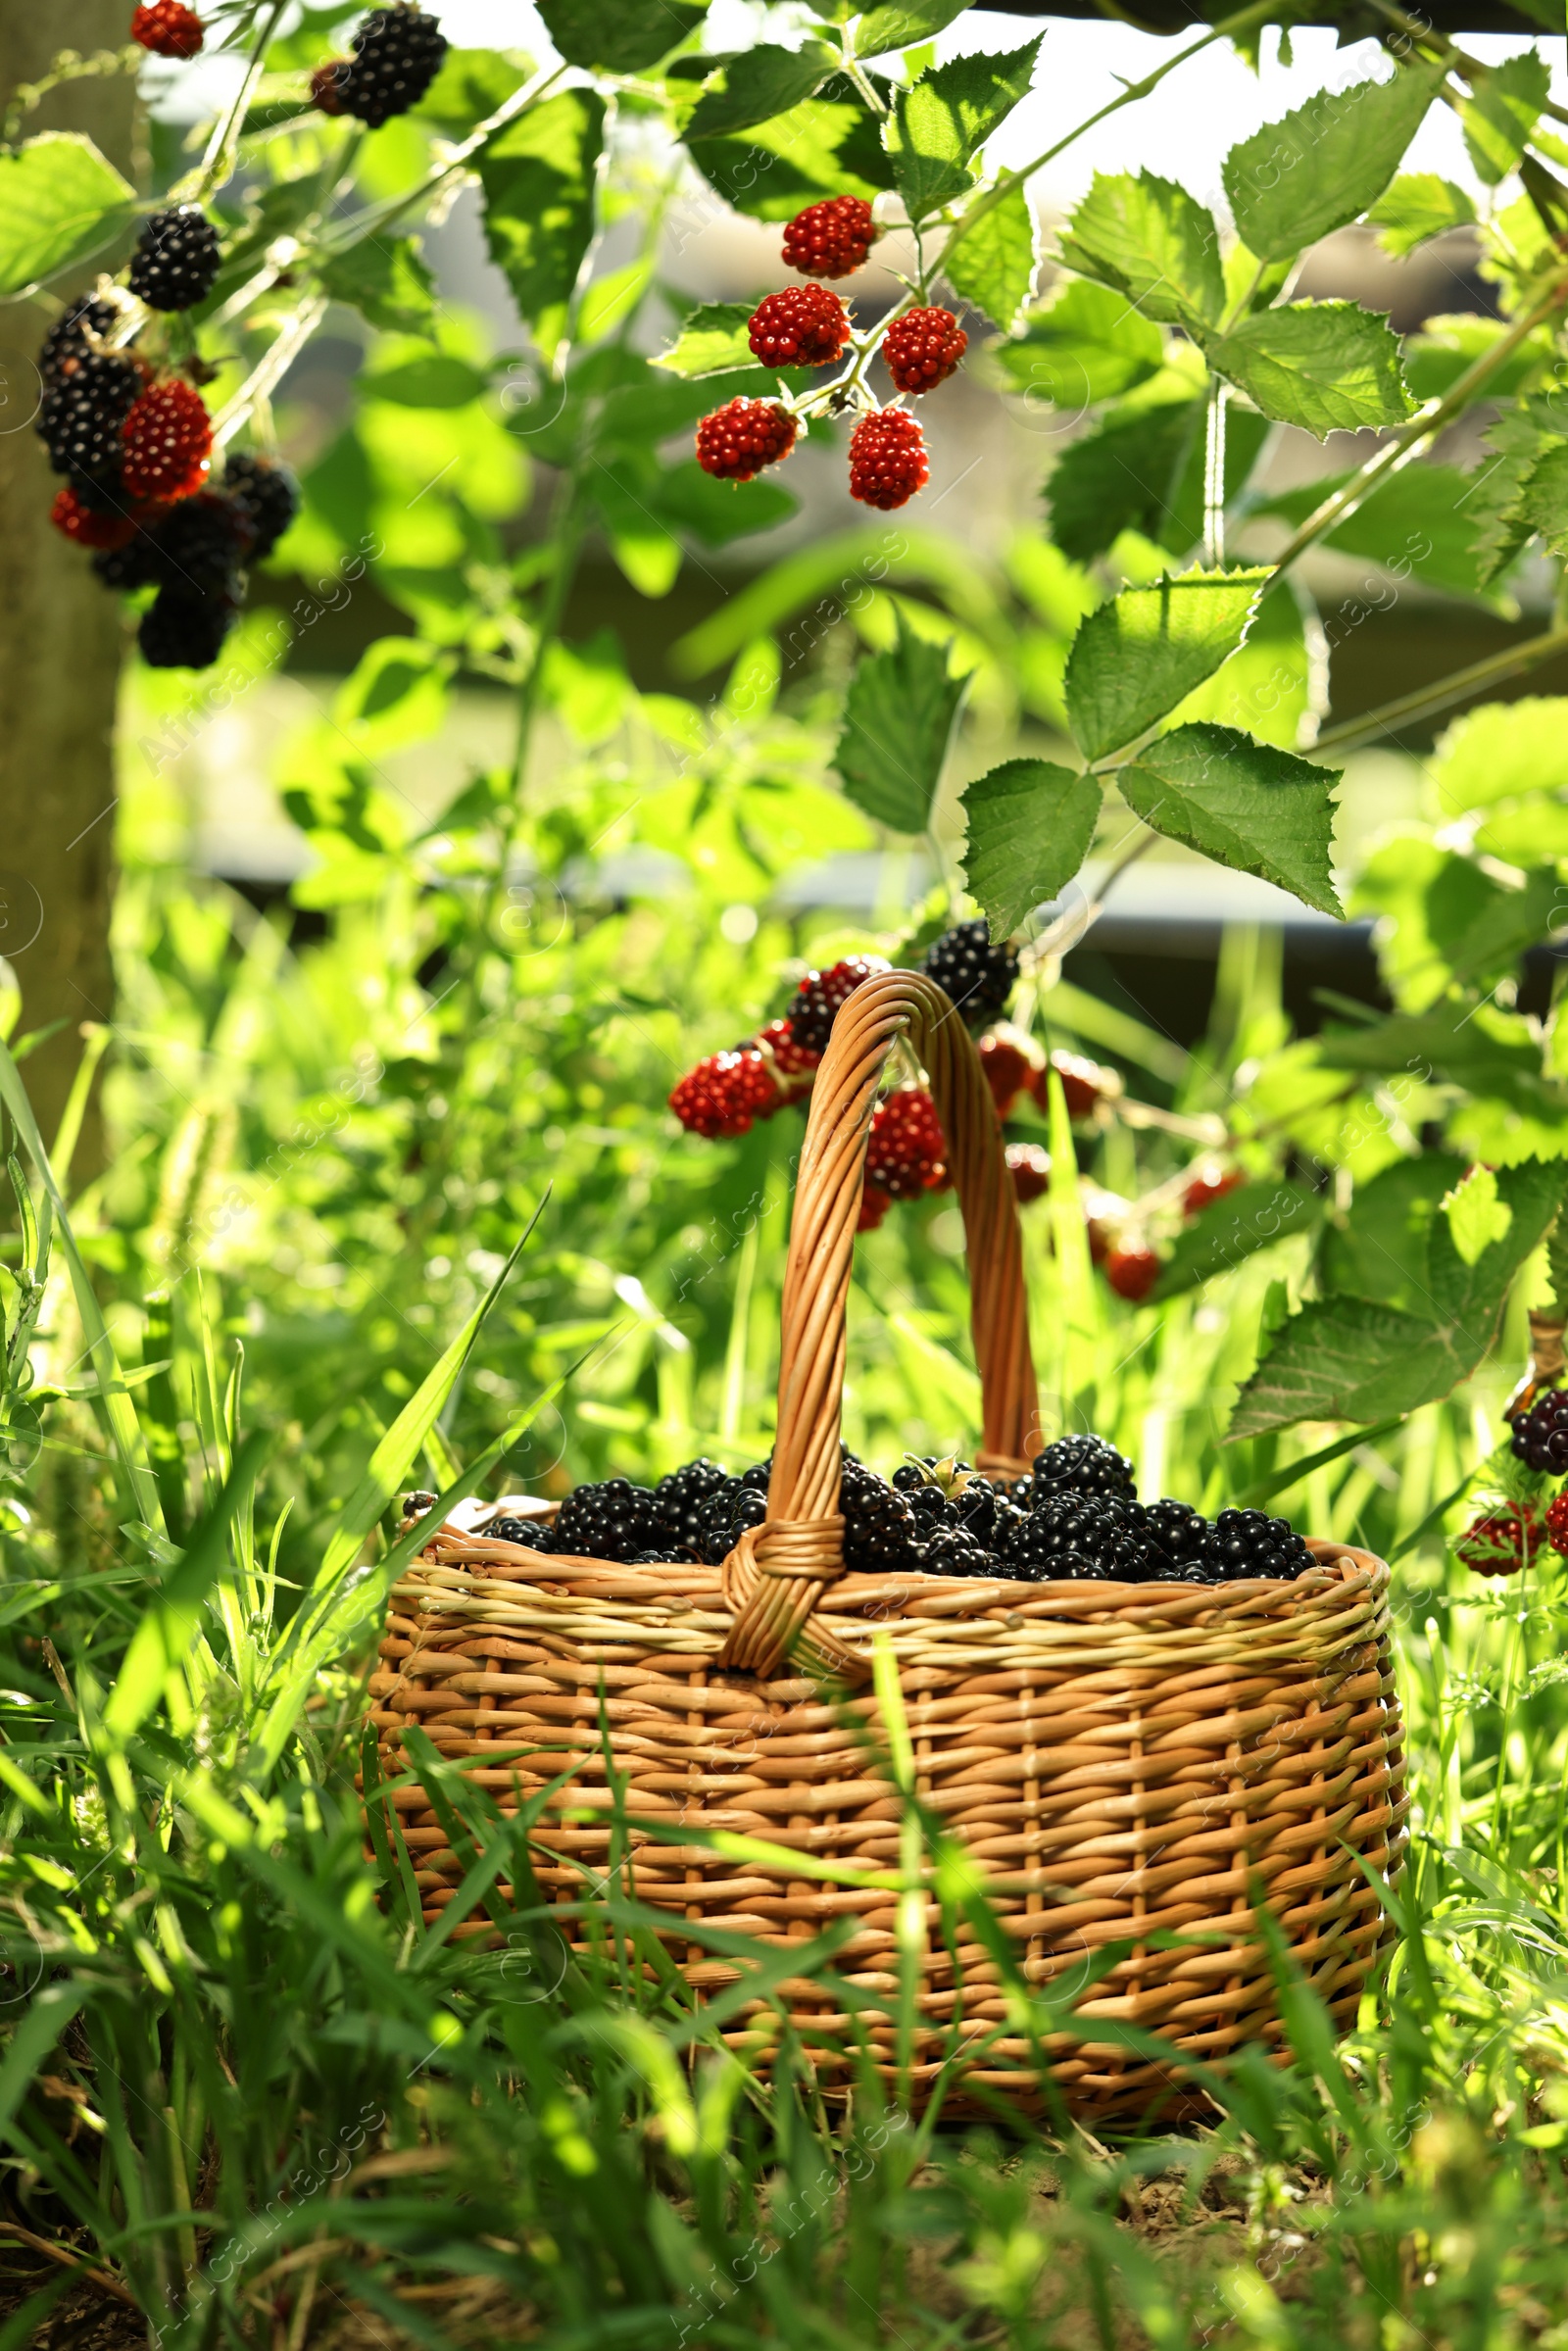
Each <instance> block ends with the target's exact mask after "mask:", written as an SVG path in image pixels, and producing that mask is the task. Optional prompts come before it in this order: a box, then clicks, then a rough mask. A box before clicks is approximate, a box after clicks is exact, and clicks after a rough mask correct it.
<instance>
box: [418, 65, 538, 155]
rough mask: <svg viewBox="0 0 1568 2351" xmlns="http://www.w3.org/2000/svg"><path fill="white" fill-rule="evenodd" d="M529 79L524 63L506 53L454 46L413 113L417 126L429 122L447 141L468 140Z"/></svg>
mask: <svg viewBox="0 0 1568 2351" xmlns="http://www.w3.org/2000/svg"><path fill="white" fill-rule="evenodd" d="M527 78H528V74H527V69H526V67H525V65H524V63H523V61H522V60H521V59H520V58H517V57H509V56H508V55H507V53H506V51H505V50H504V49H460V48H459V47H458V46H457V44H456V43H455V42H454V43H453V45H452V46H451V47H450V48H449V49H448V51H447V53H446V55H445V57H444V58H443V59H442V60H441V67H440V71H439V72H438V73H437V74H436V77H435V79H434V81H432V82H431V84H430V87H429V88H428V89H427V90H426V91H425V93H424V96H423V97H422V98H421V99H420V100H419V103H418V105H417V106H415V107H411V108H410V110H409V111H410V113H411V114H412V115H413V117H414V119H415V121H416V122H428V123H429V124H430V125H431V127H432V128H433V129H436V130H439V131H440V133H441V135H442V136H443V138H448V139H466V137H467V136H468V134H469V132H470V131H474V130H477V129H478V127H479V124H480V123H481V122H488V121H489V119H490V117H491V116H492V115H493V114H496V113H498V112H499V110H500V109H501V108H502V107H503V106H505V104H506V102H507V100H508V99H509V98H510V97H511V96H512V95H513V93H514V92H515V91H516V90H520V89H521V87H522V85H523V83H524V82H525V81H526V80H527Z"/></svg>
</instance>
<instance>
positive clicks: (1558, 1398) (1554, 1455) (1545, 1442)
mask: <svg viewBox="0 0 1568 2351" xmlns="http://www.w3.org/2000/svg"><path fill="white" fill-rule="evenodd" d="M1508 1446H1509V1450H1510V1451H1511V1452H1512V1453H1514V1454H1515V1455H1516V1456H1517V1458H1518V1459H1519V1460H1521V1461H1523V1462H1524V1463H1525V1464H1526V1465H1527V1467H1529V1468H1531V1469H1538V1470H1546V1471H1549V1472H1550V1474H1551V1475H1552V1476H1553V1477H1559V1478H1560V1477H1561V1475H1562V1473H1563V1471H1564V1470H1565V1469H1568V1388H1548V1389H1547V1390H1546V1393H1545V1395H1544V1396H1540V1397H1538V1398H1537V1400H1536V1402H1535V1403H1534V1404H1532V1405H1531V1407H1530V1410H1529V1411H1528V1412H1521V1413H1520V1414H1519V1416H1518V1418H1517V1419H1516V1420H1515V1422H1514V1424H1513V1435H1512V1436H1511V1437H1510V1439H1509V1440H1508Z"/></svg>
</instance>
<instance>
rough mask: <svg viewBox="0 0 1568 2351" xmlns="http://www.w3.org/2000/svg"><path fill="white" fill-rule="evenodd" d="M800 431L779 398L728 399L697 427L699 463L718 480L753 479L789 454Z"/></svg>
mask: <svg viewBox="0 0 1568 2351" xmlns="http://www.w3.org/2000/svg"><path fill="white" fill-rule="evenodd" d="M798 430H799V427H798V426H797V424H796V422H795V418H794V417H793V416H791V415H790V413H789V411H788V409H781V408H780V407H779V405H778V402H777V401H776V400H748V399H746V398H744V397H742V398H740V399H737V400H726V401H725V403H724V405H723V407H722V408H717V409H714V411H713V413H712V415H711V416H705V417H704V418H703V420H702V422H701V423H700V424H699V425H698V427H697V463H698V464H699V465H701V467H702V468H703V471H704V472H705V473H711V474H712V476H713V478H714V479H715V480H716V481H751V480H753V479H754V478H755V476H756V475H757V474H759V473H760V472H761V470H762V467H763V466H764V465H778V464H780V463H781V462H782V460H783V459H785V458H787V457H788V456H789V453H790V451H791V450H792V449H793V448H794V446H795V436H796V433H797V431H798Z"/></svg>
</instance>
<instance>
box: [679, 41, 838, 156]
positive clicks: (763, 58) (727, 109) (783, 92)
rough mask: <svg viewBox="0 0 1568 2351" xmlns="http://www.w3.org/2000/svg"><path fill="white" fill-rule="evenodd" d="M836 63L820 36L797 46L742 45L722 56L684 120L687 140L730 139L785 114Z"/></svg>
mask: <svg viewBox="0 0 1568 2351" xmlns="http://www.w3.org/2000/svg"><path fill="white" fill-rule="evenodd" d="M837 63H838V55H837V52H836V51H835V50H832V49H830V48H828V46H827V44H826V43H825V42H824V41H808V42H806V43H805V45H804V46H803V47H802V48H799V49H779V48H775V47H773V46H771V45H770V44H768V43H763V45H762V46H761V47H760V48H757V49H743V50H742V51H741V52H740V54H739V56H737V57H732V58H728V59H726V61H725V63H724V64H723V65H722V66H720V68H719V70H718V72H717V73H715V74H714V75H713V77H712V80H711V83H710V85H709V87H708V88H707V89H705V90H704V92H703V94H702V96H701V97H700V98H699V99H698V101H697V104H696V106H695V107H694V108H693V109H692V113H691V116H690V119H689V120H688V122H687V123H686V136H687V137H688V138H690V139H722V138H730V137H732V136H733V135H734V133H735V132H736V131H738V130H750V129H752V128H753V126H754V125H755V124H757V123H759V122H771V121H772V120H773V117H774V116H775V115H783V114H788V112H789V110H790V108H791V107H792V106H798V105H799V104H800V102H801V100H802V99H803V98H809V97H812V96H813V95H814V94H815V92H816V91H817V90H819V89H820V88H821V86H822V84H823V82H824V81H826V80H827V78H828V76H829V74H830V73H832V71H833V69H834V66H835V65H836V64H837Z"/></svg>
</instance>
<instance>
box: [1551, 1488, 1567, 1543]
mask: <svg viewBox="0 0 1568 2351" xmlns="http://www.w3.org/2000/svg"><path fill="white" fill-rule="evenodd" d="M1546 1541H1547V1542H1548V1543H1550V1545H1551V1547H1552V1549H1553V1550H1554V1551H1560V1552H1561V1553H1562V1555H1563V1557H1564V1558H1565V1559H1568V1488H1565V1489H1564V1490H1563V1492H1562V1493H1561V1494H1556V1495H1554V1496H1553V1498H1552V1500H1551V1502H1550V1503H1549V1505H1548V1506H1547V1510H1546Z"/></svg>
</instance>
